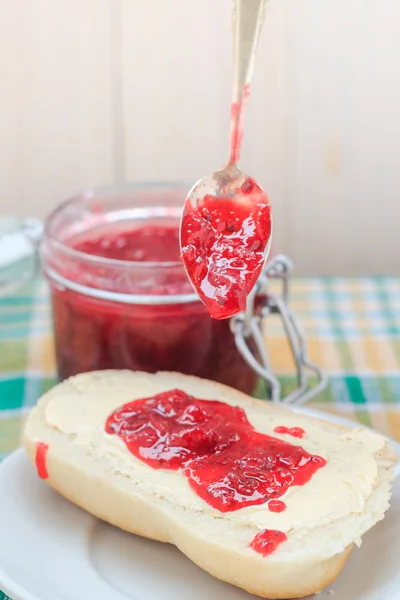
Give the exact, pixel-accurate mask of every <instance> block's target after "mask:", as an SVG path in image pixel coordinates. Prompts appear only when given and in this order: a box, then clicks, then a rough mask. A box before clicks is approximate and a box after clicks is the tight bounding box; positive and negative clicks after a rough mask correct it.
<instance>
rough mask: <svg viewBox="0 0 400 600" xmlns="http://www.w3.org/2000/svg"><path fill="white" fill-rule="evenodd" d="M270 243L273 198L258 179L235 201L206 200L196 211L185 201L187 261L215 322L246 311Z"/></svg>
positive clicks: (183, 228) (183, 233)
mask: <svg viewBox="0 0 400 600" xmlns="http://www.w3.org/2000/svg"><path fill="white" fill-rule="evenodd" d="M270 237H271V209H270V206H269V204H268V198H267V196H266V194H265V193H264V192H263V191H262V189H261V188H260V187H259V186H258V185H257V184H256V182H255V181H254V180H253V179H250V178H248V179H246V181H245V182H244V183H243V185H242V186H241V188H240V189H239V190H237V194H236V195H235V197H234V198H233V199H232V198H229V197H227V198H216V197H215V196H211V195H206V196H205V197H204V198H202V199H201V200H200V202H199V204H198V206H197V207H196V208H194V207H193V206H192V204H191V203H190V200H189V199H188V200H187V201H186V204H185V214H184V216H183V218H182V225H181V248H182V260H183V262H184V264H185V267H186V271H187V273H188V276H189V278H190V280H191V282H192V284H193V286H194V288H195V290H196V292H197V293H198V295H199V297H200V299H201V300H202V301H203V302H204V304H205V306H206V307H207V310H208V311H209V313H210V315H211V317H213V318H214V319H226V318H228V317H231V316H232V315H234V314H236V313H238V312H240V311H242V310H245V309H246V299H247V296H248V294H249V293H250V291H251V290H252V289H253V287H254V285H255V283H256V281H257V279H258V277H259V276H260V273H261V270H262V268H263V265H264V259H265V257H264V251H265V249H266V247H267V244H268V242H269V239H270Z"/></svg>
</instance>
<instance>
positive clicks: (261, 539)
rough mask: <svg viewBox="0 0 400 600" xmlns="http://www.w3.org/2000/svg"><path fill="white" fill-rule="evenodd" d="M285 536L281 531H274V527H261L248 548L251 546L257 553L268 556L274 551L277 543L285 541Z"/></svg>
mask: <svg viewBox="0 0 400 600" xmlns="http://www.w3.org/2000/svg"><path fill="white" fill-rule="evenodd" d="M286 540H287V536H286V534H285V533H283V531H276V530H274V529H263V530H262V531H260V532H259V533H257V535H256V536H255V538H254V539H253V541H252V542H251V544H250V548H253V550H255V551H256V552H258V553H259V554H262V555H263V556H268V555H269V554H272V553H273V552H275V550H276V549H277V547H278V546H279V544H282V542H285V541H286Z"/></svg>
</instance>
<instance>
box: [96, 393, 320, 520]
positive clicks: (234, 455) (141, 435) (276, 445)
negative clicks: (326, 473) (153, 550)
mask: <svg viewBox="0 0 400 600" xmlns="http://www.w3.org/2000/svg"><path fill="white" fill-rule="evenodd" d="M105 429H106V432H107V433H109V434H114V435H118V436H119V437H120V439H121V440H122V441H123V442H124V443H125V445H126V446H127V448H128V450H129V451H130V452H131V453H132V454H133V455H134V456H136V457H137V458H139V459H140V460H142V461H143V462H145V463H146V464H148V465H149V466H150V467H153V468H154V469H171V470H177V469H181V470H182V472H183V474H184V475H185V476H186V477H187V479H188V482H189V485H190V486H191V488H192V489H193V490H194V491H195V492H196V493H197V494H198V496H200V498H202V499H203V500H204V501H205V502H207V503H208V504H209V505H210V506H212V507H213V508H215V509H217V510H219V511H220V512H230V511H235V510H238V509H240V508H243V507H246V506H253V505H257V504H263V503H265V502H268V501H270V500H276V499H277V498H279V497H280V496H282V495H283V494H284V493H285V492H286V491H287V490H288V489H289V488H290V487H291V486H295V485H296V486H299V485H304V484H305V483H307V482H308V481H309V480H310V479H311V477H312V476H313V475H314V473H315V472H316V471H317V470H318V469H320V468H321V467H323V466H324V465H325V464H326V461H325V459H323V458H322V457H320V456H316V455H312V454H309V453H308V452H306V451H305V450H304V449H303V448H301V447H300V446H295V445H292V444H290V443H288V442H286V441H282V440H279V439H277V438H274V437H271V436H269V435H265V434H263V433H259V432H257V431H255V429H254V427H253V426H252V425H251V424H250V423H249V421H248V419H247V417H246V413H245V412H244V410H243V409H242V408H240V407H238V406H231V405H229V404H226V403H225V402H220V401H217V400H200V399H197V398H194V397H192V396H189V395H188V394H186V393H185V392H183V391H181V390H171V391H168V392H163V393H161V394H157V395H156V396H153V397H151V398H144V399H141V400H135V401H133V402H130V403H128V404H126V405H124V406H122V407H121V408H118V409H117V410H116V411H114V412H113V413H112V414H111V415H110V416H109V417H108V419H107V422H106V427H105Z"/></svg>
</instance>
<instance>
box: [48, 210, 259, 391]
mask: <svg viewBox="0 0 400 600" xmlns="http://www.w3.org/2000/svg"><path fill="white" fill-rule="evenodd" d="M68 243H69V245H70V246H71V247H72V248H73V249H75V250H78V251H79V252H82V253H84V254H85V255H89V257H102V258H105V259H113V260H118V261H137V262H138V263H140V264H139V266H138V267H135V270H134V271H133V272H132V273H131V274H130V276H129V277H126V276H123V277H122V276H120V275H119V271H118V268H117V267H116V271H115V277H114V278H113V279H112V280H110V279H107V286H108V288H107V289H109V290H110V291H114V292H117V293H123V294H128V293H129V294H145V295H148V296H152V295H160V296H165V297H167V296H172V295H177V300H176V302H168V303H163V304H159V303H157V304H152V303H150V302H149V303H146V302H145V303H144V304H135V303H122V302H114V301H111V300H101V299H98V298H93V297H90V296H87V295H85V294H83V293H78V292H77V291H74V290H71V289H67V288H65V287H61V286H52V301H53V315H54V324H55V333H56V336H55V338H56V354H57V363H58V369H59V378H60V379H61V380H62V379H66V378H67V377H70V376H71V375H76V374H78V373H83V372H87V371H96V370H103V369H130V370H140V371H147V372H150V373H154V372H156V371H180V372H182V373H187V374H189V375H197V376H198V377H203V378H206V379H211V380H214V381H219V382H220V383H224V384H226V385H229V386H231V387H234V388H237V389H239V390H241V391H243V392H245V393H249V394H251V393H252V392H253V391H254V389H255V386H256V382H257V379H258V377H257V375H256V374H255V373H254V371H253V370H252V369H251V368H250V367H249V366H248V365H247V364H246V363H245V361H244V360H243V358H242V357H241V355H240V354H239V352H238V350H237V348H236V344H235V340H234V337H233V335H232V332H231V330H230V327H229V322H228V321H215V320H213V319H211V318H210V315H209V314H208V312H207V309H206V308H205V307H204V305H203V304H202V303H201V302H200V300H197V299H196V298H195V299H194V300H192V301H188V302H186V301H183V300H182V301H181V300H180V298H182V297H183V295H188V294H189V295H191V296H194V294H193V289H192V286H191V284H190V282H189V280H188V278H187V275H186V272H185V269H184V267H183V264H182V263H181V261H180V259H179V254H180V247H179V221H178V219H173V218H171V219H170V220H168V221H166V222H164V221H163V222H162V223H157V222H153V221H149V222H146V223H145V224H141V225H140V226H138V225H137V224H136V225H135V224H130V223H128V224H127V225H125V229H124V230H121V225H120V224H119V225H118V227H117V225H115V224H113V223H109V224H107V225H106V226H105V227H104V228H103V230H102V232H101V234H99V233H98V232H96V231H95V230H93V231H85V232H84V233H83V234H79V236H76V237H74V238H71V240H69V242H68ZM86 260H87V259H86ZM154 262H155V263H159V264H158V266H156V267H153V266H151V265H150V266H149V268H147V265H148V264H150V263H151V264H153V265H154ZM165 263H169V264H167V265H166V264H165ZM171 265H173V266H171ZM69 268H70V267H69V266H68V265H67V264H66V265H65V267H64V269H65V270H64V272H63V273H62V274H63V275H64V276H65V277H67V278H69V279H71V280H73V281H74V282H76V283H78V284H83V285H88V286H89V287H96V286H99V285H100V284H101V282H102V281H103V279H102V278H103V277H104V275H102V272H101V270H102V268H103V267H102V266H101V265H100V266H98V264H97V263H96V261H94V262H93V264H92V263H91V262H90V263H88V262H87V263H84V267H82V268H81V269H80V268H76V267H74V271H73V272H69V270H68V269H69ZM125 269H126V267H125ZM124 273H125V275H126V270H125V271H124ZM110 286H112V287H110ZM166 300H168V298H166Z"/></svg>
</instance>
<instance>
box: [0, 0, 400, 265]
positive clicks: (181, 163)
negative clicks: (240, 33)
mask: <svg viewBox="0 0 400 600" xmlns="http://www.w3.org/2000/svg"><path fill="white" fill-rule="evenodd" d="M0 75H1V82H2V84H1V89H0V214H1V213H6V212H8V213H19V214H29V215H37V216H39V217H43V216H44V215H45V214H46V213H47V212H48V211H49V210H51V208H52V207H54V206H55V205H56V204H57V203H58V202H59V201H60V200H62V199H63V198H65V197H66V196H68V195H70V194H72V193H74V192H75V191H77V190H79V189H83V188H87V187H91V186H93V185H104V184H107V183H111V182H118V181H122V180H132V181H140V180H156V181H161V180H183V181H187V182H188V183H189V184H191V183H192V182H193V181H195V180H196V179H197V178H199V177H200V176H202V175H203V174H206V173H208V172H209V171H211V170H212V169H214V168H216V167H219V166H220V165H222V163H223V162H224V160H225V158H226V154H227V138H228V125H229V118H228V112H229V101H230V76H231V39H230V0H218V1H217V2H216V1H215V0H202V2H197V1H195V0H149V1H148V2H143V1H141V0H68V2H66V1H65V0H0ZM399 163H400V2H399V0H384V2H382V0H324V1H323V2H321V0H270V5H269V9H268V14H267V20H266V24H265V29H264V31H263V36H262V40H261V43H260V50H259V55H258V58H257V64H256V72H255V78H254V85H253V95H252V97H251V101H250V103H249V113H248V119H247V128H246V134H245V138H244V149H243V157H242V166H243V168H245V170H246V171H248V172H249V173H251V174H252V175H254V176H255V177H257V178H258V179H259V180H260V181H261V183H262V184H263V185H264V186H265V188H266V189H267V190H268V192H269V195H270V197H271V200H272V202H273V205H274V216H275V232H274V247H275V250H277V251H284V252H287V253H289V254H290V255H291V256H292V257H293V258H294V260H295V262H296V265H297V268H298V272H299V273H305V274H310V273H311V274H318V273H323V274H343V275H345V274H368V273H399V259H398V257H399V254H400V252H399V242H398V223H399V222H400V200H399V199H400V167H399Z"/></svg>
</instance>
